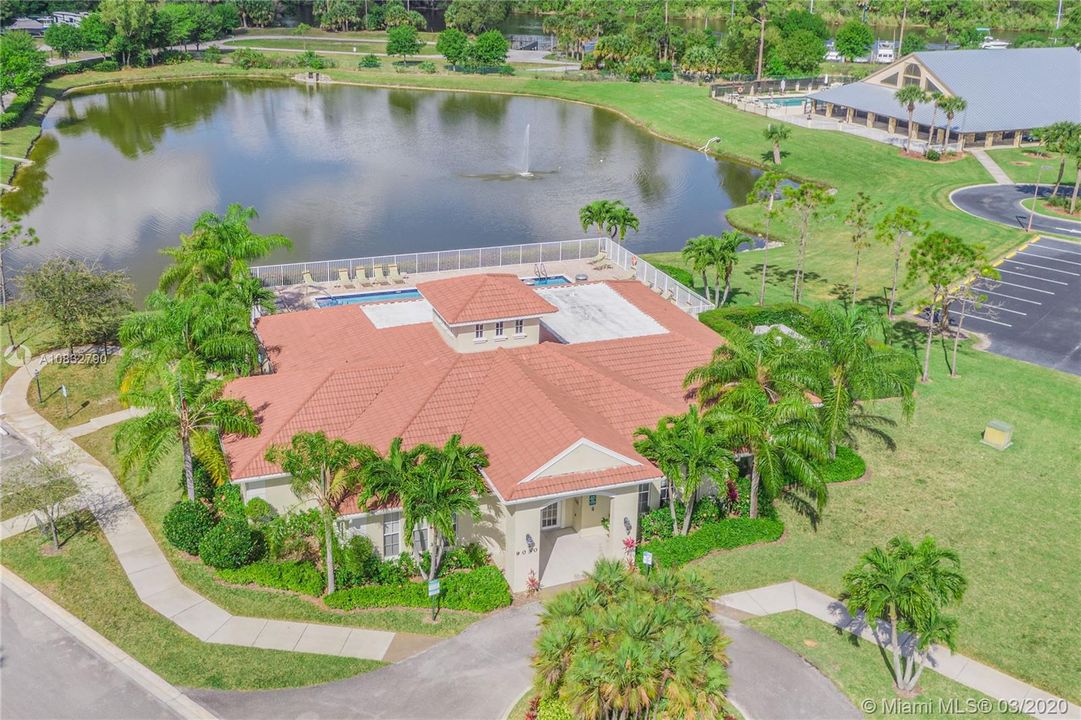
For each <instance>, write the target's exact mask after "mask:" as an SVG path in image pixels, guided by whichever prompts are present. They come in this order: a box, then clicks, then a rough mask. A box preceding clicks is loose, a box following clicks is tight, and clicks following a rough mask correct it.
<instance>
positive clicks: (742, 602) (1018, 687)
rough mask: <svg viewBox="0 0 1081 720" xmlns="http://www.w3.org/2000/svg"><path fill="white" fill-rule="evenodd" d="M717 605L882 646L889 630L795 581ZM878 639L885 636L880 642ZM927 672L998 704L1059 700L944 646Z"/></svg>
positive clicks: (1076, 711)
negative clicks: (802, 619) (786, 618)
mask: <svg viewBox="0 0 1081 720" xmlns="http://www.w3.org/2000/svg"><path fill="white" fill-rule="evenodd" d="M718 603H719V604H720V605H722V606H724V607H727V608H732V609H735V610H738V611H740V612H743V613H746V614H748V615H756V616H762V615H773V614H775V613H780V612H787V611H790V610H799V611H800V612H803V613H807V614H808V615H810V616H811V617H814V618H817V619H819V620H821V621H823V622H827V623H830V624H831V625H833V626H835V627H837V628H839V629H841V630H845V631H847V632H850V633H852V634H854V635H858V636H859V637H861V638H863V639H864V640H867V641H868V642H873V643H876V644H880V645H885V644H887V643H888V637H889V634H888V630H886V631H883V630H882V629H881V628H880V629H879V632H878V634H877V635H876V633H875V631H874V630H873V629H872V628H871V627H870V626H869V625H868V624H867V623H866V622H865V621H864V620H863V618H853V617H852V616H851V615H849V614H848V611H847V610H846V609H845V606H844V604H843V603H841V602H840V601H838V600H836V599H834V598H832V597H830V596H829V595H826V594H825V593H822V592H819V591H818V590H814V589H813V588H809V587H807V586H806V585H804V584H802V583H799V582H795V581H789V582H786V583H779V584H777V585H768V586H766V587H761V588H757V589H755V590H747V591H744V592H737V593H731V594H728V595H725V596H723V597H721V598H720V600H718ZM879 637H881V638H882V641H881V642H880V640H879ZM929 668H930V669H931V670H934V671H935V672H937V673H939V674H941V675H944V676H945V677H948V678H949V679H951V680H953V681H954V682H957V683H960V684H961V685H964V686H965V687H969V688H972V689H973V690H978V691H979V692H981V693H983V694H985V695H988V696H990V697H992V698H995V699H998V700H1006V701H1022V700H1043V701H1056V700H1058V698H1056V697H1055V696H1054V695H1051V694H1050V693H1047V692H1044V691H1043V690H1040V689H1039V688H1036V687H1033V686H1032V685H1027V684H1025V683H1023V682H1021V681H1020V680H1017V679H1016V678H1013V677H1010V676H1009V675H1006V674H1005V673H1002V672H999V671H998V670H995V669H994V668H990V667H988V666H987V665H984V664H982V663H979V662H976V661H975V660H972V659H970V658H967V657H965V656H964V655H957V654H955V653H951V652H950V651H949V650H948V649H946V648H944V647H941V646H935V648H934V650H933V652H932V659H931V664H930V665H929ZM1035 716H1036V717H1039V718H1047V719H1048V720H1052V719H1054V720H1062V719H1063V718H1064V717H1066V718H1081V708H1079V707H1078V706H1077V705H1074V704H1072V703H1070V704H1068V709H1067V712H1066V714H1065V715H1063V714H1061V713H1055V714H1050V713H1048V714H1043V715H1039V714H1037V715H1035Z"/></svg>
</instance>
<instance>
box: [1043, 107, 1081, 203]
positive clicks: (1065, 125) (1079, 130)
mask: <svg viewBox="0 0 1081 720" xmlns="http://www.w3.org/2000/svg"><path fill="white" fill-rule="evenodd" d="M1035 135H1036V137H1037V138H1039V140H1040V143H1041V144H1042V145H1043V146H1044V149H1045V150H1047V152H1050V153H1058V156H1059V163H1058V175H1057V176H1056V177H1055V185H1054V187H1053V188H1052V190H1051V196H1052V197H1054V196H1055V195H1058V190H1059V187H1060V186H1061V185H1062V176H1063V174H1064V173H1065V172H1066V157H1067V155H1070V154H1071V153H1070V146H1071V143H1072V141H1075V140H1076V139H1077V138H1078V137H1079V136H1081V124H1079V123H1074V122H1069V121H1068V120H1063V121H1061V122H1056V123H1052V124H1050V125H1048V126H1047V127H1044V128H1040V129H1039V130H1037V131H1036V133H1035Z"/></svg>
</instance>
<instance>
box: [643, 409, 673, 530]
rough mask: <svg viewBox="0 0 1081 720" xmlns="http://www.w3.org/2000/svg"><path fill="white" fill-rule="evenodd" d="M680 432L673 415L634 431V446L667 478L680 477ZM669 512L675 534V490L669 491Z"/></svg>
mask: <svg viewBox="0 0 1081 720" xmlns="http://www.w3.org/2000/svg"><path fill="white" fill-rule="evenodd" d="M678 432H679V431H678V426H677V424H676V419H675V416H672V415H667V416H665V417H662V418H660V419H659V420H657V425H656V426H655V427H652V428H646V427H640V428H638V429H637V430H635V431H634V437H635V441H634V448H635V449H636V450H637V451H638V452H640V453H641V454H642V456H643V457H645V458H648V459H649V461H650V462H651V463H653V464H654V465H656V466H657V467H658V468H660V471H661V472H662V473H664V476H665V477H666V478H675V477H678V476H679V473H680V460H681V458H680V453H679V436H678ZM668 512H669V514H670V515H671V516H672V534H673V535H675V534H677V532H678V528H679V521H678V520H677V519H676V493H675V492H669V493H668Z"/></svg>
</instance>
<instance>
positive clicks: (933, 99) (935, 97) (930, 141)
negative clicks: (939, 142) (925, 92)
mask: <svg viewBox="0 0 1081 720" xmlns="http://www.w3.org/2000/svg"><path fill="white" fill-rule="evenodd" d="M945 97H946V96H945V95H943V94H942V93H940V92H938V91H935V92H932V93H931V94H930V96H929V98H930V99H929V102H930V103H931V128H930V130H928V131H927V149H928V150H930V149H931V146H932V145H934V144H935V132H936V131H937V129H938V128H936V127H935V120H936V119H937V118H938V111H939V110H940V109H941V107H942V106H941V105H940V104H939V103H941V102H942V100H943V99H944V98H945Z"/></svg>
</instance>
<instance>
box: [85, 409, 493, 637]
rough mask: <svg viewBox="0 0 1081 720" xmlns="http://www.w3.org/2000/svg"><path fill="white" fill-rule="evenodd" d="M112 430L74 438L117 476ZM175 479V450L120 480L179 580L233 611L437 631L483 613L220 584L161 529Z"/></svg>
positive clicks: (451, 629) (452, 630) (175, 491)
mask: <svg viewBox="0 0 1081 720" xmlns="http://www.w3.org/2000/svg"><path fill="white" fill-rule="evenodd" d="M115 433H116V427H115V426H114V427H108V428H103V429H101V430H98V431H97V432H94V433H91V434H89V435H84V436H83V437H80V438H77V439H76V442H78V443H79V445H80V446H82V448H83V449H84V450H86V451H87V452H88V453H90V454H91V455H93V456H94V457H96V458H97V459H98V460H100V461H101V462H102V463H104V464H105V465H106V467H108V468H109V469H110V470H111V471H112V473H113V474H114V475H115V476H116V477H118V478H119V477H120V475H119V466H118V463H117V461H116V458H115V456H114V455H113V452H112V443H113V436H114V434H115ZM179 479H180V457H179V453H177V454H176V455H175V456H174V457H171V458H170V459H169V460H167V461H166V462H165V463H164V464H163V466H162V468H161V469H160V470H159V471H157V472H155V473H154V474H153V475H152V476H151V477H150V479H149V480H148V481H147V482H146V483H145V484H142V485H140V484H139V483H137V482H136V481H135V480H134V479H133V478H128V479H126V480H121V485H123V487H124V490H125V492H126V493H127V495H128V497H130V498H131V500H132V502H133V503H134V504H135V509H136V510H138V512H139V514H140V515H141V516H142V518H143V522H145V523H146V525H147V527H148V528H149V529H150V532H151V534H153V535H154V537H155V538H156V539H157V541H158V544H159V545H160V546H161V548H162V550H163V551H164V552H165V555H166V557H168V558H169V560H170V562H172V564H173V567H174V568H175V569H176V572H177V575H179V576H180V578H181V580H183V581H184V583H185V584H187V585H188V586H189V587H191V588H192V589H194V590H195V591H197V592H199V593H200V594H202V595H204V596H205V597H207V598H209V599H210V600H211V601H213V602H215V603H217V604H218V605H220V606H221V607H223V608H225V609H226V610H228V611H229V612H231V613H233V614H235V615H247V616H254V617H269V618H275V619H278V620H297V621H301V622H318V623H326V624H330V625H348V626H351V627H363V628H371V629H373V630H389V631H391V632H409V633H416V634H420V635H434V636H441V637H446V636H450V635H456V634H457V633H459V632H461V631H462V630H463V629H465V628H466V627H468V626H469V625H471V624H472V623H474V622H476V621H477V620H479V619H480V618H481V617H482V616H480V615H476V614H474V613H469V612H459V611H453V610H445V611H443V612H442V613H441V614H440V621H439V623H438V624H436V625H433V624H431V623H429V622H427V620H426V618H427V617H428V611H427V610H425V609H418V608H379V609H371V610H361V611H356V612H352V613H343V612H339V611H337V610H330V609H327V608H325V607H324V606H323V605H322V604H320V603H317V601H315V600H313V599H312V598H306V597H303V596H300V595H294V594H292V593H285V592H277V591H273V590H261V589H255V588H250V587H235V586H229V585H224V584H222V583H220V582H219V581H218V580H217V576H216V574H215V573H214V571H213V570H211V569H210V568H208V567H207V566H206V565H204V564H203V563H202V561H200V560H198V559H193V558H190V557H188V556H187V555H184V554H182V553H180V552H179V551H177V550H176V549H174V548H173V547H172V546H171V545H169V543H168V542H167V541H166V540H165V538H164V537H162V535H161V521H162V518H163V517H164V516H165V513H166V512H168V510H169V508H170V507H172V505H173V503H175V502H176V501H177V500H179V499H181V496H182V492H183V491H182V489H181V487H180V482H179Z"/></svg>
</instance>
